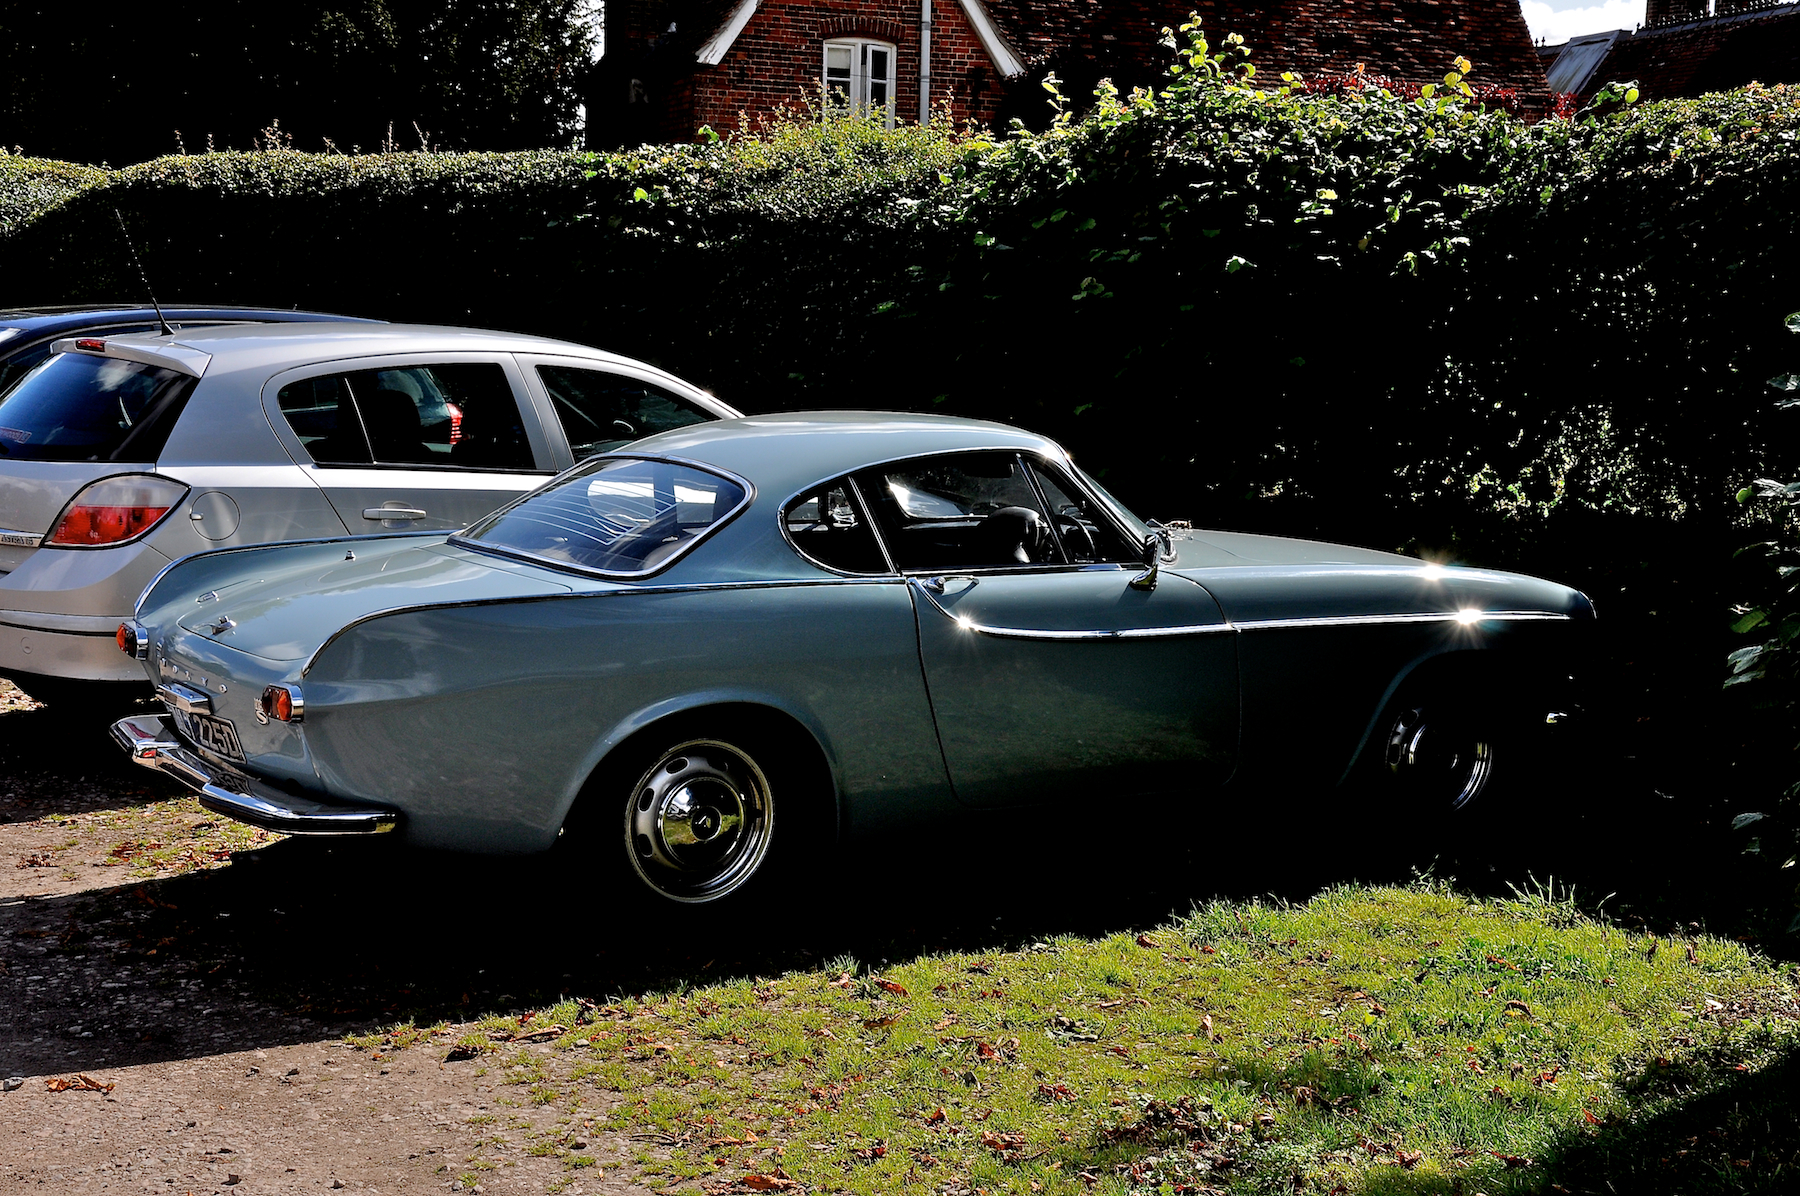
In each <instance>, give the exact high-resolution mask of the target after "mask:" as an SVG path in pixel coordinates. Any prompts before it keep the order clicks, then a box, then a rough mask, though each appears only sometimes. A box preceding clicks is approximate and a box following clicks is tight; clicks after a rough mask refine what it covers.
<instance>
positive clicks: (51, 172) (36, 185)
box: [0, 149, 107, 238]
mask: <svg viewBox="0 0 1800 1196" xmlns="http://www.w3.org/2000/svg"><path fill="white" fill-rule="evenodd" d="M106 177H107V172H106V171H104V170H100V169H98V168H96V167H93V166H78V165H76V164H75V163H73V162H52V161H47V160H45V159H43V158H26V157H21V156H18V155H15V154H9V153H7V152H6V151H5V150H4V149H0V238H4V237H6V236H7V235H8V234H9V233H11V232H13V231H14V230H15V229H18V228H21V227H23V226H24V225H25V224H27V223H29V222H30V221H32V220H34V219H36V218H37V217H38V216H40V215H42V214H43V213H44V212H47V211H49V210H51V209H52V208H54V207H56V206H57V205H58V204H60V203H62V202H63V201H64V200H66V199H68V198H69V196H71V195H74V194H75V193H76V192H78V191H81V190H83V189H85V188H87V187H92V186H93V185H94V184H96V183H99V182H103V181H104V180H105V179H106Z"/></svg>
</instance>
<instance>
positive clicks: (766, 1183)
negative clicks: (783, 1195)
mask: <svg viewBox="0 0 1800 1196" xmlns="http://www.w3.org/2000/svg"><path fill="white" fill-rule="evenodd" d="M738 1182H739V1183H741V1184H743V1185H744V1186H745V1187H746V1188H754V1189H755V1190H756V1191H758V1192H785V1191H787V1190H788V1189H789V1188H797V1187H799V1186H800V1181H799V1180H794V1179H784V1178H783V1177H781V1176H779V1175H746V1176H745V1177H744V1178H743V1179H740V1180H738Z"/></svg>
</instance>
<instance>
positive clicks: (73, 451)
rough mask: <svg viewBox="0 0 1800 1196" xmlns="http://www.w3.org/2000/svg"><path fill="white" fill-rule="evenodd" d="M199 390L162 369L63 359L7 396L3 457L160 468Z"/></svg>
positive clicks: (2, 400) (3, 400)
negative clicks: (177, 420) (192, 393)
mask: <svg viewBox="0 0 1800 1196" xmlns="http://www.w3.org/2000/svg"><path fill="white" fill-rule="evenodd" d="M192 383H193V379H192V378H190V377H188V376H187V375H185V374H182V373H178V372H177V371H175V370H169V369H163V368H162V367H160V366H154V365H146V364H144V363H142V362H137V361H123V360H120V359H119V358H116V357H97V356H94V355H92V354H88V353H58V354H57V355H56V356H54V357H51V358H49V359H47V360H45V361H43V362H41V363H40V364H39V365H38V366H37V367H36V368H34V369H33V370H32V371H31V372H30V373H28V374H26V375H25V376H24V377H23V378H21V379H19V380H18V382H17V383H16V384H14V385H13V387H12V389H11V390H8V391H7V392H6V393H5V394H4V395H3V396H0V457H10V458H12V459H14V460H27V461H122V460H141V461H154V460H155V459H156V456H157V454H158V453H159V452H161V451H162V442H163V441H164V440H166V439H167V438H168V432H169V428H170V427H171V426H172V425H173V423H174V416H176V415H177V414H179V412H180V407H181V404H182V403H183V402H184V401H185V400H186V398H187V394H188V391H189V390H190V389H191V385H192Z"/></svg>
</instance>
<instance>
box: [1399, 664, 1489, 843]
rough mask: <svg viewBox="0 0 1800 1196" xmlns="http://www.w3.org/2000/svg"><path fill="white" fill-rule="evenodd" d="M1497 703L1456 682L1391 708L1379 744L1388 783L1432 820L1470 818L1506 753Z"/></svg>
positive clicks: (1409, 805)
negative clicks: (1493, 704)
mask: <svg viewBox="0 0 1800 1196" xmlns="http://www.w3.org/2000/svg"><path fill="white" fill-rule="evenodd" d="M1504 738H1505V736H1504V734H1503V729H1502V727H1501V726H1500V720H1499V719H1498V718H1497V717H1495V714H1494V712H1493V710H1492V708H1491V706H1490V705H1489V704H1488V703H1486V702H1482V701H1479V700H1477V699H1475V698H1473V697H1471V696H1469V695H1468V694H1466V693H1459V692H1457V690H1456V688H1455V687H1452V686H1433V687H1430V688H1428V689H1423V690H1421V691H1418V692H1416V693H1413V694H1409V695H1405V696H1403V697H1402V699H1401V700H1400V701H1398V702H1396V703H1395V704H1394V705H1393V706H1392V707H1390V709H1389V711H1388V713H1387V715H1386V717H1385V718H1384V719H1383V720H1382V724H1381V727H1380V733H1379V738H1378V740H1377V742H1376V744H1375V745H1374V746H1375V747H1376V748H1377V749H1378V751H1379V753H1380V756H1379V759H1380V764H1381V768H1382V771H1383V772H1384V773H1385V775H1386V777H1387V780H1388V783H1389V784H1390V785H1391V786H1392V788H1393V789H1394V790H1396V791H1397V792H1398V794H1399V795H1400V797H1401V798H1402V800H1403V801H1404V803H1405V805H1406V807H1407V808H1408V810H1409V811H1410V812H1412V813H1413V814H1415V815H1417V816H1419V817H1422V818H1424V819H1426V820H1427V821H1428V822H1429V823H1443V822H1446V821H1450V820H1457V819H1462V818H1466V817H1468V814H1469V811H1470V810H1471V808H1473V807H1475V806H1476V804H1477V803H1478V802H1479V801H1480V799H1481V797H1482V796H1483V795H1484V794H1486V793H1487V792H1488V791H1489V790H1490V789H1491V788H1492V787H1493V783H1494V777H1495V767H1496V764H1497V763H1498V762H1499V761H1501V760H1503V759H1504V757H1505V755H1506V750H1505V745H1504V742H1503V740H1504Z"/></svg>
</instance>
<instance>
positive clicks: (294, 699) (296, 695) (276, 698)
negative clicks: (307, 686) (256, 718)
mask: <svg viewBox="0 0 1800 1196" xmlns="http://www.w3.org/2000/svg"><path fill="white" fill-rule="evenodd" d="M256 705H257V709H259V710H261V711H262V713H263V717H264V718H272V719H274V720H275V721H276V722H278V723H297V722H299V721H300V717H301V713H302V711H303V710H304V709H305V707H304V705H302V702H301V698H300V690H299V689H298V688H297V687H295V686H292V685H271V686H269V688H267V689H265V690H263V691H262V698H261V699H260V700H259V701H258V702H257V704H256Z"/></svg>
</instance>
